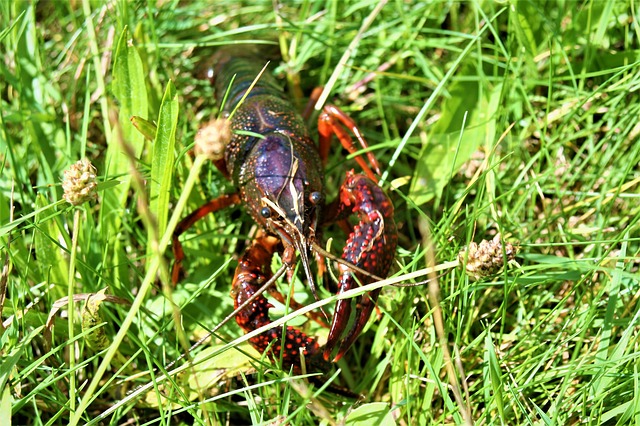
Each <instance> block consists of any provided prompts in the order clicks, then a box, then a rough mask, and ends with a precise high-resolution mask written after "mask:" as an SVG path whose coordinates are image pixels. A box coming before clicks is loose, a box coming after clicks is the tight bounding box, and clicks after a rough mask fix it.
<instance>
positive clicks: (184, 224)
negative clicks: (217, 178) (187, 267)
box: [171, 194, 240, 284]
mask: <svg viewBox="0 0 640 426" xmlns="http://www.w3.org/2000/svg"><path fill="white" fill-rule="evenodd" d="M239 202H240V196H239V195H238V194H231V195H222V196H220V197H218V198H216V199H214V200H211V201H209V202H208V203H206V204H204V205H202V206H200V207H198V208H197V209H196V210H194V211H193V212H191V214H189V215H188V216H187V217H185V218H184V219H182V220H181V221H180V223H178V226H176V229H175V231H173V237H172V241H173V244H172V248H173V259H174V261H173V268H172V269H171V282H173V284H176V283H177V282H178V281H179V280H180V274H181V272H182V261H183V260H184V250H183V249H182V243H181V242H180V235H182V234H183V233H184V232H185V231H186V230H187V229H189V228H191V227H192V226H193V224H194V223H196V222H197V221H199V220H200V219H202V218H203V217H205V216H206V215H208V214H209V213H214V212H217V211H218V210H221V209H224V208H227V207H229V206H232V205H234V204H238V203H239Z"/></svg>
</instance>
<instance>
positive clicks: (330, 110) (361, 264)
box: [173, 49, 397, 371]
mask: <svg viewBox="0 0 640 426" xmlns="http://www.w3.org/2000/svg"><path fill="white" fill-rule="evenodd" d="M212 63H213V64H214V65H213V69H212V71H211V80H212V83H213V84H214V87H215V92H216V98H217V99H222V98H223V96H226V103H225V104H224V106H223V109H222V113H223V114H224V115H226V116H229V115H230V113H231V111H234V110H235V112H234V113H233V115H232V117H230V126H231V130H232V135H231V139H230V141H229V143H228V145H227V146H226V149H225V150H224V158H223V159H220V160H218V161H216V165H217V166H218V168H219V169H220V170H221V172H222V173H223V174H225V175H226V176H227V177H228V178H229V179H231V180H232V181H233V183H234V185H235V187H236V188H237V189H238V192H237V193H235V194H232V195H224V196H222V197H219V198H216V199H214V200H212V201H210V202H209V203H207V204H205V205H204V206H202V207H201V208H200V209H198V210H196V211H195V212H193V213H192V214H191V215H189V216H188V217H186V218H185V219H184V220H183V221H182V222H181V223H180V224H179V225H178V228H177V230H176V234H175V235H174V240H173V248H174V255H175V259H176V263H175V264H174V271H173V279H174V281H176V280H177V279H178V276H179V272H178V271H179V269H180V264H181V262H182V259H183V258H184V254H183V252H182V248H181V245H180V242H179V240H178V236H179V235H180V234H181V233H182V232H184V230H185V229H187V228H188V227H189V226H191V225H192V224H193V223H194V222H195V221H196V220H198V219H199V218H201V217H202V216H204V215H205V214H207V213H209V212H214V211H217V210H219V209H221V208H224V207H227V206H230V205H232V204H242V205H244V206H245V207H246V209H247V211H248V212H249V214H250V215H251V216H252V217H253V219H254V220H255V221H256V222H257V223H258V224H259V225H260V226H261V228H262V230H261V231H260V232H259V233H258V235H257V236H256V237H255V239H254V241H253V243H252V244H251V246H250V247H249V249H248V250H247V251H246V252H245V254H244V255H243V256H242V258H241V260H240V262H239V264H238V266H237V268H236V272H235V276H234V279H233V284H232V290H231V295H232V297H233V298H234V304H235V307H236V309H237V308H238V306H241V305H242V304H243V303H244V302H245V301H247V300H248V299H249V298H251V297H255V296H256V292H257V291H258V289H259V288H260V287H261V286H262V285H263V284H264V283H265V282H267V281H268V280H269V279H270V278H271V277H272V275H273V274H272V272H271V269H270V265H271V259H272V257H273V255H274V253H276V252H278V253H279V254H280V257H281V258H282V261H283V263H284V264H285V265H286V266H287V268H288V269H289V271H293V269H294V268H295V265H296V263H297V259H298V258H299V259H300V261H301V263H302V266H303V269H304V271H305V275H306V278H307V281H308V283H309V286H310V287H311V290H312V292H313V294H314V296H316V289H315V285H314V279H313V274H312V272H311V267H310V259H311V258H312V257H313V256H314V254H316V256H317V253H315V249H314V246H315V247H317V242H318V241H319V240H320V237H321V233H322V232H321V230H322V227H323V226H325V225H327V224H329V223H332V222H341V223H342V224H343V225H346V224H348V221H347V219H348V217H349V216H351V215H356V217H357V220H358V223H357V224H356V225H355V226H354V227H352V229H351V233H350V235H349V237H348V239H347V243H346V245H345V247H344V250H343V253H342V259H343V260H344V261H345V262H343V263H340V264H339V266H338V271H339V274H338V276H339V281H340V282H339V284H338V292H340V293H341V292H344V291H346V290H349V289H352V288H355V287H356V286H358V285H363V284H367V283H371V282H373V281H374V280H375V278H374V277H383V278H384V277H386V276H387V274H388V272H389V268H390V267H391V263H392V261H393V258H394V254H395V250H396V244H397V231H396V225H395V222H394V218H393V205H392V203H391V201H390V200H389V198H388V197H387V195H386V194H385V193H384V192H383V191H382V189H381V188H380V187H379V186H378V185H377V176H376V173H379V166H378V163H377V161H376V159H375V157H374V156H373V155H372V154H371V153H369V154H367V158H368V162H369V164H370V165H369V164H368V163H367V162H366V161H365V160H364V159H363V158H361V157H359V156H358V157H356V160H357V162H358V163H359V164H360V166H361V168H362V169H363V171H364V174H359V173H355V172H353V171H349V172H347V175H346V179H345V182H344V183H343V184H342V186H341V188H340V193H339V195H338V197H337V198H336V200H335V201H333V202H331V203H327V202H326V196H325V189H324V173H323V164H324V163H325V162H326V160H327V156H328V153H329V144H330V142H331V138H332V136H333V135H336V136H337V138H338V139H339V140H340V142H341V143H342V145H343V146H344V147H345V148H346V149H347V150H348V151H349V152H351V153H354V152H356V151H357V149H356V147H355V146H354V144H353V141H352V138H351V136H350V135H349V133H348V131H347V130H349V131H351V132H352V133H353V135H354V136H355V137H356V139H357V140H358V141H359V144H360V145H361V146H362V147H363V148H366V147H367V144H366V142H365V140H364V138H363V137H362V135H361V134H360V132H359V130H358V128H357V127H356V125H355V124H354V123H353V121H352V120H351V119H350V118H349V117H348V116H346V114H344V113H343V112H342V111H340V110H339V109H338V108H336V107H334V106H326V107H325V108H324V109H323V111H322V113H321V115H320V117H319V119H318V133H319V142H318V145H316V143H315V142H314V141H313V140H312V139H311V137H310V134H309V131H308V129H307V127H306V124H305V121H304V120H303V118H302V116H301V115H300V114H298V113H297V111H296V110H295V108H294V106H293V105H292V103H291V102H290V101H288V100H287V99H286V97H285V95H284V93H283V92H282V89H281V88H280V87H279V86H278V84H277V82H276V81H275V79H274V78H273V77H272V76H271V75H269V73H267V72H265V73H264V74H263V75H262V76H261V77H260V79H259V80H258V81H257V82H256V83H255V84H254V85H253V87H251V85H252V83H254V79H255V78H256V76H257V75H258V74H259V73H260V71H261V69H262V65H263V62H261V61H260V60H259V59H257V58H256V57H255V56H253V55H251V54H244V55H240V56H239V55H238V53H237V52H232V51H231V50H229V49H223V50H220V51H218V52H217V53H216V54H215V55H214V57H213V59H212ZM250 87H251V90H250V91H249V93H247V91H248V90H249V88H250ZM245 95H246V96H245ZM243 98H244V99H243ZM317 257H319V256H317ZM353 265H355V266H356V267H358V268H359V271H355V270H354V269H353ZM362 270H365V271H368V274H367V273H363V272H362ZM378 293H379V290H377V291H372V292H370V293H367V294H364V295H362V296H360V297H358V298H356V301H355V305H356V313H355V319H354V322H353V325H352V326H351V328H350V329H349V330H348V331H346V328H347V325H348V323H349V321H350V317H351V307H352V300H340V301H338V302H337V305H336V307H335V311H334V315H333V320H332V324H331V327H330V331H329V336H328V339H327V343H326V345H325V346H324V348H320V346H319V344H318V343H317V341H316V340H315V339H314V338H312V337H310V336H307V335H306V334H304V333H303V332H302V331H300V330H298V329H297V328H294V327H286V329H283V328H282V327H274V328H272V329H270V330H268V331H267V332H264V333H262V334H260V335H258V336H256V337H254V338H252V339H251V340H250V342H251V344H252V345H253V346H254V347H255V348H256V349H257V350H258V351H260V352H261V353H264V352H265V351H266V350H268V351H269V352H268V355H269V356H270V357H271V358H272V359H279V358H280V357H282V361H283V366H284V367H285V368H290V367H293V368H294V370H298V371H299V369H300V362H301V361H300V359H301V357H300V354H301V352H302V354H304V359H305V360H306V361H305V363H306V364H307V367H308V368H309V367H310V366H311V367H312V368H313V367H317V368H324V367H326V366H327V364H326V363H327V362H328V361H329V360H331V361H333V362H336V361H337V360H339V359H340V358H341V357H342V356H343V355H344V353H345V352H346V351H347V350H348V349H349V347H350V346H351V345H352V344H353V342H354V341H355V339H356V338H357V337H358V335H359V334H360V332H361V331H362V329H363V328H364V326H365V324H366V323H367V321H368V319H369V317H370V315H371V312H372V310H373V308H374V304H375V301H376V299H377V296H378ZM316 297H317V296H316ZM271 307H272V305H271V304H269V302H268V301H267V299H266V298H265V297H264V296H263V295H258V296H257V297H255V299H254V300H253V301H252V302H251V303H249V304H248V305H247V306H246V307H244V308H242V309H241V310H240V311H239V312H238V314H237V315H236V322H237V323H238V324H239V325H240V327H242V328H243V329H244V330H245V332H249V331H252V330H255V329H257V328H259V327H262V326H265V325H267V324H270V323H271V320H270V318H269V314H268V311H269V308H271ZM345 331H346V336H344V337H343V334H345ZM339 341H340V345H339V348H338V351H337V354H336V355H335V356H333V357H332V353H333V351H334V348H335V347H336V345H337V344H338V342H339Z"/></svg>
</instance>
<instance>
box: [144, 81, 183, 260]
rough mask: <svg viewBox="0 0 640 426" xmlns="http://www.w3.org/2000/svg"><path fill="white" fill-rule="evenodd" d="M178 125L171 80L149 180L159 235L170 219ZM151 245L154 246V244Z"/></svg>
mask: <svg viewBox="0 0 640 426" xmlns="http://www.w3.org/2000/svg"><path fill="white" fill-rule="evenodd" d="M177 126H178V98H177V94H176V88H175V86H174V85H173V83H172V82H171V81H169V84H168V85H167V89H166V90H165V93H164V97H163V98H162V104H161V105H160V113H159V116H158V128H157V131H156V138H155V142H154V143H153V159H152V161H151V181H150V183H149V191H150V194H149V196H150V202H151V213H153V214H154V215H155V216H156V219H157V224H158V235H162V234H163V233H164V231H165V229H166V227H167V221H168V220H169V191H170V189H171V177H172V175H173V160H174V146H175V141H176V127H177ZM149 240H151V238H150V239H149ZM149 247H150V248H151V245H149Z"/></svg>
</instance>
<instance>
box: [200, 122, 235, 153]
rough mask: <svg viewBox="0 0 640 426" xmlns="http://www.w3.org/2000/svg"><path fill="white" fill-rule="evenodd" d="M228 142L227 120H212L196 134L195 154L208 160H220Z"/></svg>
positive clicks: (229, 130)
mask: <svg viewBox="0 0 640 426" xmlns="http://www.w3.org/2000/svg"><path fill="white" fill-rule="evenodd" d="M229 141H231V123H230V122H229V120H227V119H226V118H216V119H213V120H211V121H209V122H208V123H206V124H205V125H204V126H202V127H201V128H200V130H198V133H197V134H196V138H195V142H196V146H195V151H196V154H197V155H200V154H204V155H206V156H207V157H208V158H209V159H210V160H220V159H222V158H223V157H224V150H225V148H226V147H227V145H228V144H229Z"/></svg>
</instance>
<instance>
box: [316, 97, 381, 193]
mask: <svg viewBox="0 0 640 426" xmlns="http://www.w3.org/2000/svg"><path fill="white" fill-rule="evenodd" d="M345 128H347V129H349V130H350V131H351V132H352V133H353V135H354V136H355V138H356V139H357V140H358V142H359V143H360V146H361V147H362V148H363V149H367V148H368V147H369V144H367V141H366V140H365V139H364V136H362V133H361V132H360V129H359V128H358V126H357V125H356V123H355V122H354V121H353V120H352V119H351V117H349V116H348V115H347V114H346V113H345V112H344V111H342V110H341V109H340V108H338V107H337V106H335V105H326V106H325V107H324V108H323V109H322V113H321V114H320V116H319V117H318V134H319V138H318V142H319V147H318V149H319V151H320V158H321V159H322V161H324V162H326V159H327V157H328V156H329V148H330V144H331V137H332V135H336V137H337V138H338V140H339V141H340V143H341V144H342V146H343V147H344V148H345V149H346V150H347V151H349V153H350V154H355V153H356V152H357V151H358V149H357V148H356V147H355V145H354V143H353V139H352V138H351V136H349V133H348V132H347V131H346V130H345ZM367 159H368V160H369V163H370V164H371V166H369V164H367V162H366V161H364V159H363V158H362V157H361V156H359V155H358V156H356V157H355V160H356V161H357V163H358V164H359V165H360V167H361V168H362V170H363V171H364V172H365V173H366V174H367V176H368V177H369V179H371V180H373V181H374V182H378V177H377V176H376V173H377V174H378V175H379V174H380V166H379V164H378V160H377V159H376V157H375V156H374V155H373V153H372V152H367ZM372 169H373V170H372ZM374 172H375V173H374Z"/></svg>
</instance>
